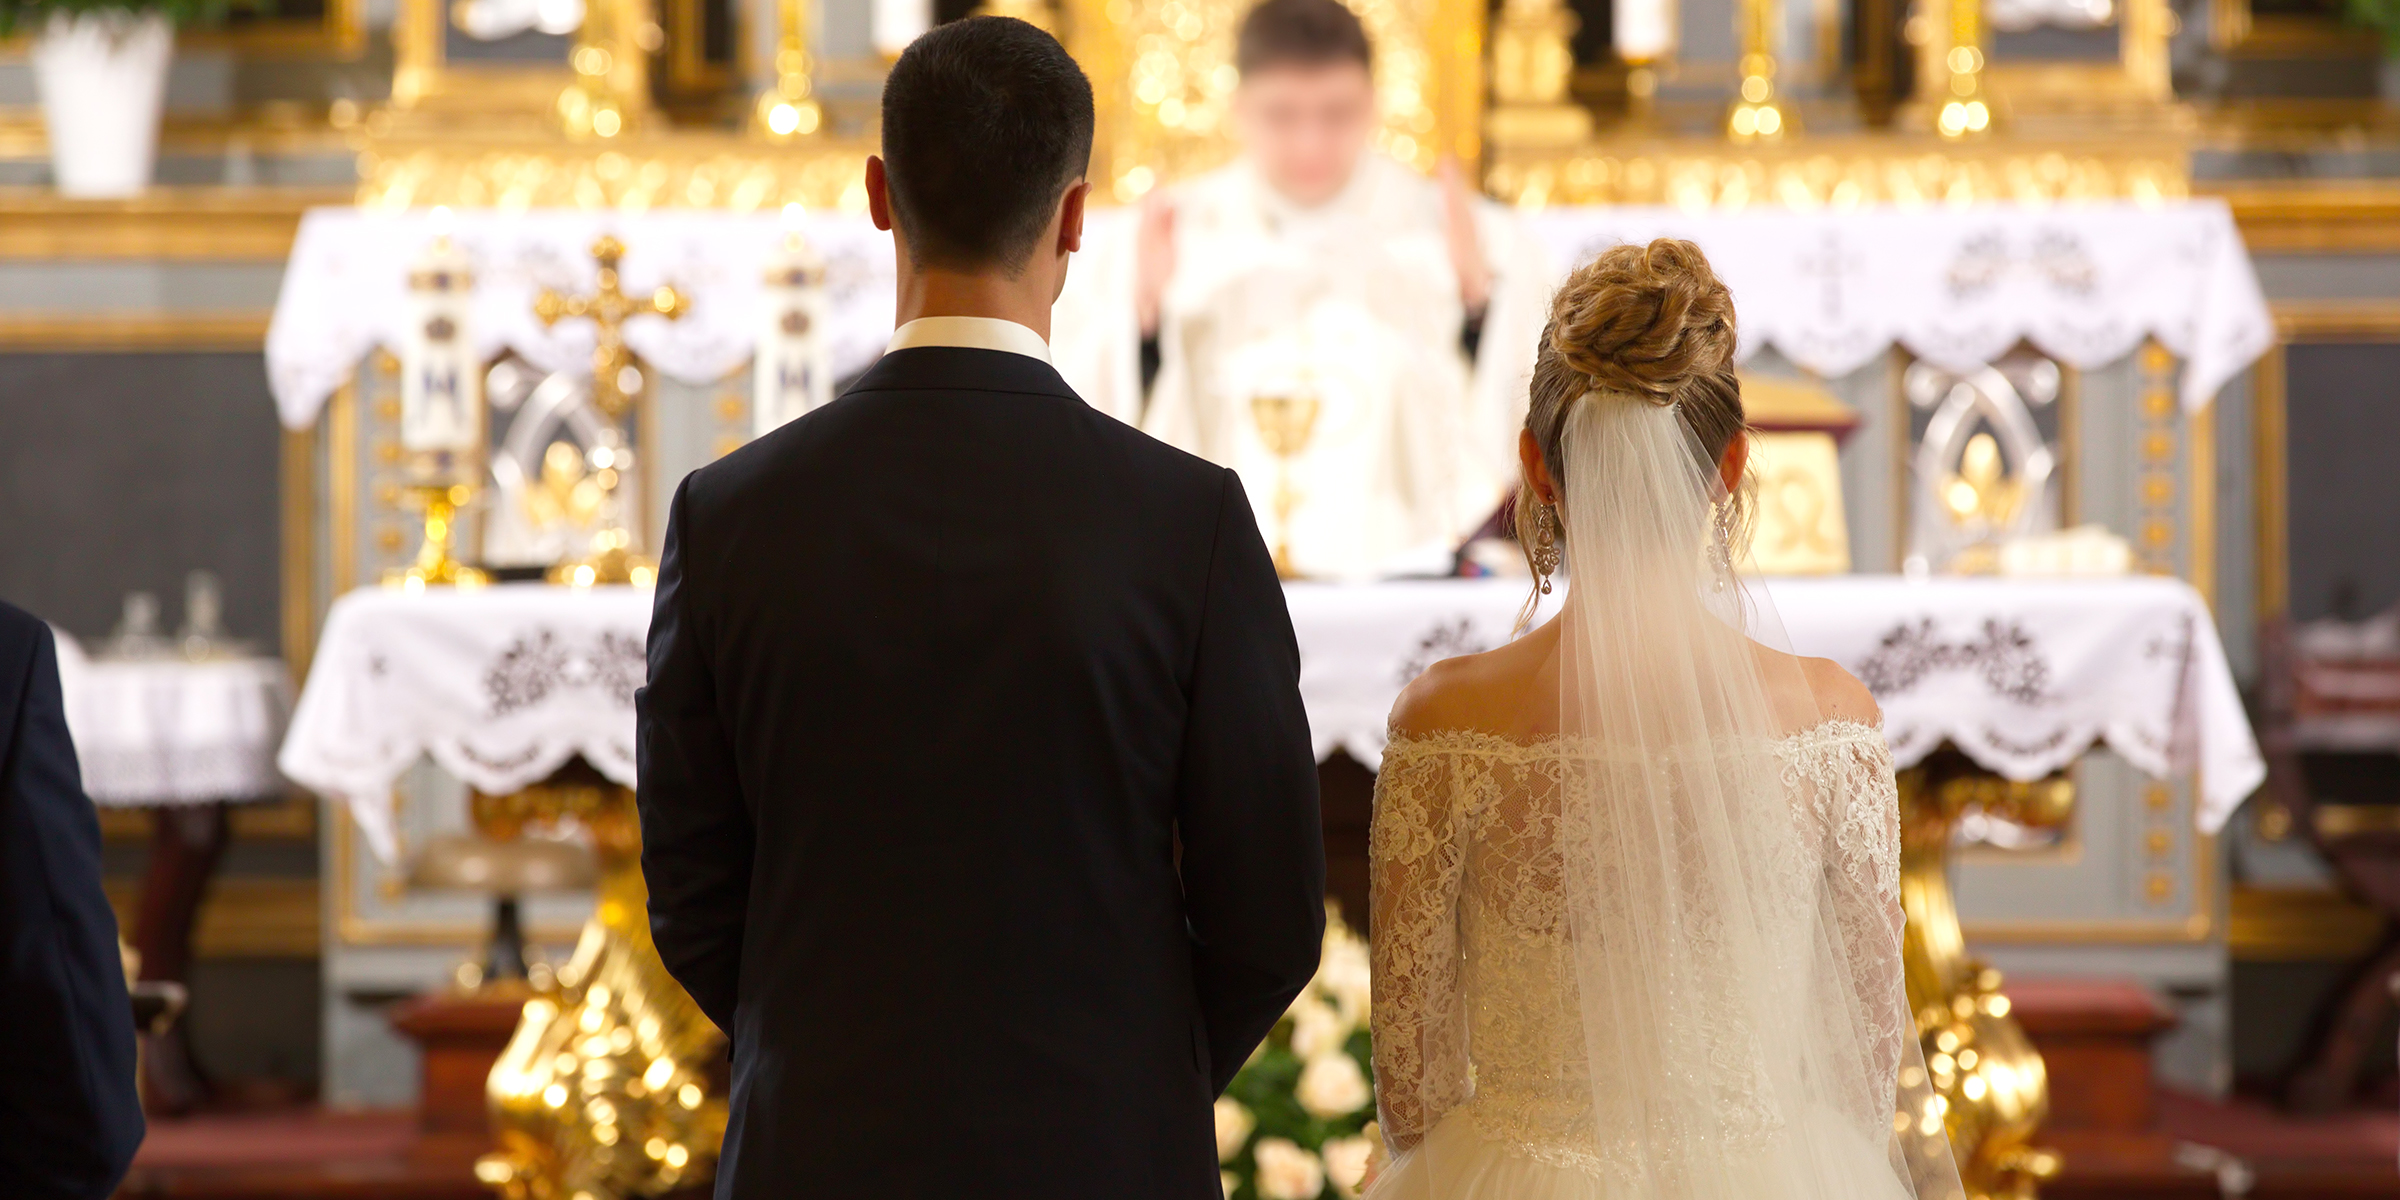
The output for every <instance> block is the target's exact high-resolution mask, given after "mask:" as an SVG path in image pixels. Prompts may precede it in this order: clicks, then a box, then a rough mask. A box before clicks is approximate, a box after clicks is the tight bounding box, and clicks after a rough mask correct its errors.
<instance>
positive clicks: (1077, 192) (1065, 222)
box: [1058, 179, 1092, 254]
mask: <svg viewBox="0 0 2400 1200" xmlns="http://www.w3.org/2000/svg"><path fill="white" fill-rule="evenodd" d="M1091 196H1092V181H1091V180H1089V179H1078V180H1076V181H1075V182H1074V183H1072V184H1069V185H1067V194H1066V195H1064V196H1061V197H1059V198H1058V252H1059V253H1061V254H1073V253H1076V252H1077V251H1080V250H1082V249H1083V212H1084V205H1085V204H1086V203H1088V202H1089V201H1090V200H1091Z"/></svg>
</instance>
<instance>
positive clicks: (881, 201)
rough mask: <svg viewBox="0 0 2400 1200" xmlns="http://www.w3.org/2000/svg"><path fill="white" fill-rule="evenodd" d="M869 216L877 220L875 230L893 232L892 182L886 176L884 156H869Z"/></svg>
mask: <svg viewBox="0 0 2400 1200" xmlns="http://www.w3.org/2000/svg"><path fill="white" fill-rule="evenodd" d="M867 215H868V216H870V217H873V218H874V219H875V228H877V229H880V230H882V231H884V232H885V233H890V232H891V231H892V181H891V179H890V178H889V177H887V176H886V175H885V174H884V166H883V156H882V155H880V154H870V155H868V156H867Z"/></svg>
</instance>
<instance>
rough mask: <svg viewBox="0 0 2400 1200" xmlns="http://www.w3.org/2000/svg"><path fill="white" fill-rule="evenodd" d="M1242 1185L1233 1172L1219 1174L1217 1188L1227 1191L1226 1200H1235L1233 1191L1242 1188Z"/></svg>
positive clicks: (1220, 1172)
mask: <svg viewBox="0 0 2400 1200" xmlns="http://www.w3.org/2000/svg"><path fill="white" fill-rule="evenodd" d="M1241 1185H1242V1181H1241V1179H1240V1178H1239V1177H1237V1176H1236V1175H1234V1173H1233V1172H1231V1171H1219V1172H1217V1186H1218V1187H1221V1188H1224V1189H1225V1200H1233V1189H1235V1188H1237V1187H1240V1186H1241Z"/></svg>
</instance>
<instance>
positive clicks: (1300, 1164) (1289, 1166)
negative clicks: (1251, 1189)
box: [1254, 1137, 1325, 1200]
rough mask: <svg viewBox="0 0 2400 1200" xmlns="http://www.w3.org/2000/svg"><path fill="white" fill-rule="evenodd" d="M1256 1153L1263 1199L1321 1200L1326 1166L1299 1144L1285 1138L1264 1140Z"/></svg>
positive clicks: (1260, 1141) (1259, 1144) (1259, 1185)
mask: <svg viewBox="0 0 2400 1200" xmlns="http://www.w3.org/2000/svg"><path fill="white" fill-rule="evenodd" d="M1254 1153H1255V1154H1256V1156H1257V1159H1258V1194H1259V1198H1260V1200H1317V1194H1318V1193H1319V1192H1322V1191H1324V1190H1325V1164H1324V1163H1322V1162H1319V1161H1318V1160H1317V1156H1316V1155H1314V1154H1310V1153H1309V1152H1308V1151H1306V1150H1303V1149H1301V1148H1300V1147H1299V1146H1298V1145H1296V1144H1294V1143H1292V1142H1290V1141H1287V1140H1285V1139H1283V1138H1275V1137H1271V1138H1260V1139H1258V1149H1257V1150H1256V1151H1255V1152H1254Z"/></svg>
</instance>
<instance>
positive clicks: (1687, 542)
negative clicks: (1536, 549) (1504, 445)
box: [1559, 392, 1960, 1200]
mask: <svg viewBox="0 0 2400 1200" xmlns="http://www.w3.org/2000/svg"><path fill="white" fill-rule="evenodd" d="M1679 417H1680V414H1679V413H1678V411H1677V409H1676V408H1675V407H1673V406H1662V405H1659V404H1655V403H1652V402H1650V401H1648V400H1645V399H1642V398H1638V397H1633V396H1628V395H1622V394H1613V393H1607V392H1594V393H1589V394H1586V395H1585V396H1584V397H1582V398H1581V399H1580V400H1579V401H1578V402H1577V403H1576V404H1575V406H1574V408H1573V410H1572V411H1571V412H1570V413H1569V415H1568V417H1567V421H1566V425H1565V430H1564V436H1563V438H1562V445H1561V451H1562V454H1561V458H1562V459H1563V462H1562V464H1561V465H1562V467H1563V468H1564V469H1563V472H1562V473H1563V474H1564V475H1565V479H1564V480H1563V481H1561V482H1562V484H1563V503H1562V505H1561V508H1562V510H1563V512H1562V517H1561V523H1562V524H1563V525H1564V528H1565V541H1566V561H1567V565H1568V567H1569V569H1570V570H1571V571H1572V572H1573V575H1574V584H1573V587H1572V588H1571V589H1570V592H1569V595H1568V597H1567V600H1566V605H1565V612H1564V615H1563V616H1562V618H1561V619H1562V621H1563V622H1564V624H1563V625H1562V626H1561V631H1560V632H1561V639H1560V648H1559V664H1560V666H1559V679H1560V697H1559V700H1560V709H1559V712H1560V729H1561V732H1562V734H1563V735H1564V737H1563V739H1562V743H1561V745H1562V748H1563V750H1564V753H1563V754H1562V761H1561V764H1560V771H1561V774H1560V779H1561V783H1562V792H1561V800H1562V807H1561V815H1562V826H1561V848H1562V851H1563V859H1564V863H1565V879H1564V883H1565V889H1564V895H1565V902H1566V905H1567V908H1566V913H1565V918H1566V927H1567V932H1568V936H1569V938H1570V941H1571V942H1572V945H1573V948H1574V955H1573V959H1574V974H1575V985H1576V993H1577V998H1578V1001H1579V1003H1580V1005H1581V1010H1582V1020H1583V1029H1584V1038H1585V1044H1586V1046H1587V1047H1588V1054H1589V1058H1588V1061H1589V1063H1590V1070H1591V1075H1592V1078H1591V1085H1592V1088H1593V1096H1594V1100H1595V1117H1596V1120H1597V1121H1598V1123H1599V1125H1600V1128H1599V1131H1598V1132H1599V1133H1600V1135H1601V1138H1602V1142H1603V1145H1604V1147H1608V1148H1609V1149H1610V1150H1611V1151H1612V1152H1614V1153H1620V1154H1622V1155H1623V1156H1624V1159H1625V1162H1626V1165H1627V1166H1629V1167H1630V1168H1631V1169H1633V1170H1634V1171H1635V1172H1636V1173H1637V1174H1638V1175H1639V1176H1640V1177H1641V1178H1643V1179H1644V1180H1645V1181H1646V1182H1647V1186H1645V1187H1643V1188H1642V1189H1641V1191H1642V1193H1643V1194H1644V1195H1646V1196H1652V1197H1660V1198H1662V1200H1663V1198H1667V1197H1688V1198H1692V1200H1734V1198H1735V1197H1741V1198H1744V1200H1760V1198H1764V1197H1789V1198H1793V1200H1802V1198H1807V1200H1869V1198H1870V1197H1879V1196H1883V1197H1905V1196H1919V1195H1921V1196H1923V1197H1924V1198H1925V1200H1951V1197H1953V1196H1954V1195H1956V1194H1957V1193H1958V1192H1959V1191H1960V1189H1959V1187H1958V1180H1957V1169H1956V1167H1955V1165H1954V1164H1953V1163H1952V1161H1951V1157H1950V1151H1949V1144H1948V1141H1947V1138H1946V1137H1945V1135H1944V1132H1943V1127H1942V1122H1941V1115H1942V1113H1941V1110H1940V1108H1939V1107H1938V1101H1935V1099H1934V1098H1933V1097H1932V1095H1931V1094H1930V1093H1929V1092H1926V1091H1925V1090H1924V1081H1925V1079H1926V1076H1925V1073H1924V1071H1923V1070H1922V1069H1921V1065H1920V1069H1918V1070H1916V1071H1914V1072H1905V1071H1904V1070H1903V1068H1904V1066H1905V1065H1906V1064H1908V1063H1911V1062H1917V1063H1920V1064H1921V1059H1922V1055H1921V1052H1920V1051H1919V1049H1918V1046H1917V1042H1916V1038H1915V1026H1914V1022H1913V1020H1912V1019H1911V1016H1910V1013H1909V1010H1908V1002H1907V998H1906V994H1905V991H1904V987H1903V979H1902V969H1901V953H1900V930H1901V915H1900V907H1899V893H1898V880H1897V870H1898V850H1899V845H1898V832H1899V831H1898V823H1897V811H1896V807H1895V803H1894V799H1893V795H1892V790H1891V789H1892V785H1891V778H1890V768H1889V760H1888V756H1886V755H1884V754H1883V753H1882V752H1881V751H1880V749H1879V748H1877V745H1876V743H1873V742H1871V741H1869V740H1868V739H1866V738H1864V737H1862V736H1861V735H1862V734H1864V733H1865V731H1864V730H1861V729H1858V728H1856V727H1855V726H1853V727H1851V728H1847V729H1845V728H1844V727H1843V726H1842V725H1841V724H1840V723H1828V722H1827V720H1826V717H1827V715H1828V713H1827V712H1826V711H1825V709H1824V708H1823V707H1822V706H1821V705H1820V703H1819V701H1818V699H1817V692H1816V689H1815V688H1814V687H1813V686H1812V680H1811V678H1810V673H1809V672H1808V670H1807V669H1806V668H1805V667H1804V666H1803V664H1802V662H1801V660H1800V659H1798V658H1796V657H1794V656H1792V655H1791V654H1789V653H1788V645H1787V643H1786V642H1785V639H1784V635H1783V628H1782V625H1781V623H1780V621H1778V620H1777V619H1776V616H1775V613H1774V609H1773V606H1772V604H1771V602H1770V601H1769V599H1768V596H1767V594H1766V591H1765V589H1764V588H1763V587H1761V586H1759V585H1758V584H1757V583H1756V581H1755V580H1754V579H1744V578H1742V577H1741V576H1740V575H1739V574H1738V573H1737V570H1736V568H1737V566H1738V565H1739V564H1737V563H1736V562H1735V561H1733V556H1732V554H1731V553H1729V552H1728V551H1729V546H1728V543H1729V542H1730V541H1732V540H1733V539H1731V538H1729V537H1728V532H1729V527H1730V525H1731V524H1732V523H1731V522H1730V521H1729V520H1727V519H1725V515H1726V514H1727V513H1729V512H1730V511H1731V504H1730V502H1729V501H1726V500H1724V499H1722V497H1723V492H1724V489H1723V486H1722V484H1721V483H1720V482H1719V480H1718V478H1717V473H1716V471H1715V470H1713V469H1712V467H1713V464H1711V463H1709V462H1708V459H1709V458H1710V457H1711V456H1709V455H1706V454H1705V453H1702V452H1699V451H1698V450H1697V448H1696V444H1695V440H1694V439H1693V438H1692V436H1691V434H1690V433H1689V432H1688V430H1687V428H1686V425H1685V423H1684V422H1683V421H1682V420H1681V419H1679ZM1736 553H1738V552H1736ZM1904 1079H1908V1080H1912V1081H1913V1082H1914V1083H1915V1084H1916V1088H1915V1091H1916V1092H1918V1093H1919V1094H1916V1095H1909V1096H1900V1095H1897V1094H1896V1092H1897V1090H1898V1088H1899V1084H1900V1083H1901V1081H1902V1080H1904ZM1928 1104H1933V1105H1935V1107H1932V1108H1928V1107H1927V1106H1928ZM1903 1112H1905V1113H1908V1114H1910V1116H1909V1117H1908V1118H1906V1119H1905V1121H1904V1120H1903V1118H1902V1117H1901V1116H1899V1114H1901V1113H1903ZM1928 1114H1930V1116H1931V1117H1932V1120H1931V1122H1930V1125H1928V1123H1927V1122H1926V1121H1925V1120H1924V1119H1923V1118H1924V1117H1925V1116H1926V1115H1928Z"/></svg>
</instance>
